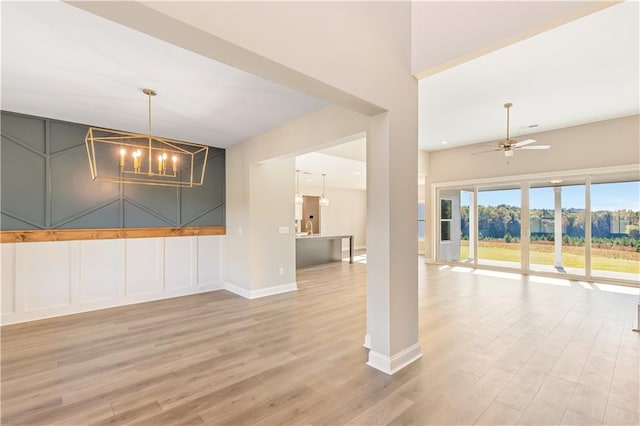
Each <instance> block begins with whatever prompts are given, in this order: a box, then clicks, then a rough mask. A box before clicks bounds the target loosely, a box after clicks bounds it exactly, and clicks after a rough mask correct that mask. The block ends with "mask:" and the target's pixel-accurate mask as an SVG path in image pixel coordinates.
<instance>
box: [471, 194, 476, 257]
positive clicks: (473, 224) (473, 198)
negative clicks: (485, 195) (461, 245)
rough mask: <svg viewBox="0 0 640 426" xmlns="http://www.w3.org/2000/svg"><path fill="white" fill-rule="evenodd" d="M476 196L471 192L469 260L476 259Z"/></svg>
mask: <svg viewBox="0 0 640 426" xmlns="http://www.w3.org/2000/svg"><path fill="white" fill-rule="evenodd" d="M475 249H476V194H475V192H471V191H469V258H470V259H475V257H476V250H475Z"/></svg>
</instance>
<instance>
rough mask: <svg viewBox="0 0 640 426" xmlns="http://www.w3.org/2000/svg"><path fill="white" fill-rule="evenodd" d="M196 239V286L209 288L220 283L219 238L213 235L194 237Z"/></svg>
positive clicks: (220, 254)
mask: <svg viewBox="0 0 640 426" xmlns="http://www.w3.org/2000/svg"><path fill="white" fill-rule="evenodd" d="M196 238H197V239H198V259H197V263H198V266H197V271H198V286H199V287H210V286H212V285H218V284H220V283H221V282H222V267H221V265H220V258H221V256H222V253H221V248H220V247H221V244H220V242H221V241H222V240H221V238H219V237H216V236H215V235H207V236H201V237H196Z"/></svg>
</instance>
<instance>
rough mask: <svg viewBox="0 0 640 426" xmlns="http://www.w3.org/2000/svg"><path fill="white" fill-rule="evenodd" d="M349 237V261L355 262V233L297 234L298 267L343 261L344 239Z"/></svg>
mask: <svg viewBox="0 0 640 426" xmlns="http://www.w3.org/2000/svg"><path fill="white" fill-rule="evenodd" d="M346 238H348V239H349V263H353V235H323V234H319V235H306V234H303V235H297V236H296V268H300V267H303V266H311V265H319V264H322V263H329V262H339V261H342V240H343V239H346Z"/></svg>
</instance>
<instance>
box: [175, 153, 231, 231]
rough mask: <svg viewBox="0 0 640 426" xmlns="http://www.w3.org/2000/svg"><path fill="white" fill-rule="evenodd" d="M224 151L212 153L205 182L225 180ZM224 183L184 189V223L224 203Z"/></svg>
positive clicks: (182, 199) (182, 196)
mask: <svg viewBox="0 0 640 426" xmlns="http://www.w3.org/2000/svg"><path fill="white" fill-rule="evenodd" d="M224 167H225V157H224V153H219V152H216V153H214V154H210V158H209V160H208V162H207V168H206V174H205V182H224V181H225V180H224V179H225V168H224ZM224 197H225V195H224V185H203V186H201V187H196V188H186V189H183V190H182V194H181V201H182V209H181V212H182V218H181V219H182V221H181V223H182V224H183V225H184V224H186V223H191V222H192V221H193V220H194V219H195V218H197V217H199V216H200V215H201V214H203V213H205V212H206V211H208V210H210V209H211V208H212V207H215V206H217V205H218V204H220V203H224ZM189 226H197V225H189Z"/></svg>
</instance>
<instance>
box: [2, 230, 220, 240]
mask: <svg viewBox="0 0 640 426" xmlns="http://www.w3.org/2000/svg"><path fill="white" fill-rule="evenodd" d="M226 232H227V231H226V227H224V226H207V227H189V228H105V229H42V230H29V231H0V243H34V242H43V241H75V240H111V239H116V238H154V237H192V236H198V235H225V234H226Z"/></svg>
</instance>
